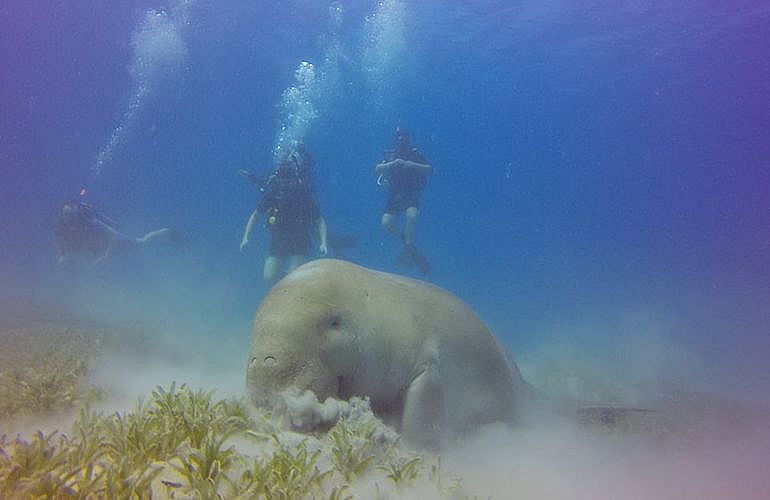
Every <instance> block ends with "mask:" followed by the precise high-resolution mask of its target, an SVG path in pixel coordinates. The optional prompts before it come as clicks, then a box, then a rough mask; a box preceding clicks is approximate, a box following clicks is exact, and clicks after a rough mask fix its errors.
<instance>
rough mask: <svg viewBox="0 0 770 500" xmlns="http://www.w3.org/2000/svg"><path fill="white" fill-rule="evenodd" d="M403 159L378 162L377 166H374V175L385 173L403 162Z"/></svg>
mask: <svg viewBox="0 0 770 500" xmlns="http://www.w3.org/2000/svg"><path fill="white" fill-rule="evenodd" d="M401 161H402V160H401V159H399V158H396V159H395V160H391V161H384V162H382V163H378V164H377V166H376V167H374V175H376V176H380V175H385V174H386V173H387V171H388V170H390V169H391V168H393V167H397V166H398V165H399V164H400V163H401Z"/></svg>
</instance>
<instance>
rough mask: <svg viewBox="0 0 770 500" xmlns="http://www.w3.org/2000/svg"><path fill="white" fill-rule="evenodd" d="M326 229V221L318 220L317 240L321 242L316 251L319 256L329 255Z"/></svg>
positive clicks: (320, 218)
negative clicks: (319, 253)
mask: <svg viewBox="0 0 770 500" xmlns="http://www.w3.org/2000/svg"><path fill="white" fill-rule="evenodd" d="M327 235H328V232H327V229H326V220H324V218H323V217H319V218H318V238H319V239H320V240H321V245H320V246H319V247H318V250H319V251H320V252H321V255H324V256H325V255H326V254H327V253H329V247H328V246H327V244H326V240H327Z"/></svg>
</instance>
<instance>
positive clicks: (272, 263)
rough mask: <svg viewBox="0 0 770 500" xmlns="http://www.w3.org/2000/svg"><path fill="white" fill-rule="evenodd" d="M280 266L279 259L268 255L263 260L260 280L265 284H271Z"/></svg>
mask: <svg viewBox="0 0 770 500" xmlns="http://www.w3.org/2000/svg"><path fill="white" fill-rule="evenodd" d="M280 266H281V259H279V258H278V257H276V256H274V255H268V256H267V259H265V267H264V269H263V271H262V278H263V279H264V280H265V282H266V283H272V282H274V281H275V278H276V277H277V276H278V268H279V267H280Z"/></svg>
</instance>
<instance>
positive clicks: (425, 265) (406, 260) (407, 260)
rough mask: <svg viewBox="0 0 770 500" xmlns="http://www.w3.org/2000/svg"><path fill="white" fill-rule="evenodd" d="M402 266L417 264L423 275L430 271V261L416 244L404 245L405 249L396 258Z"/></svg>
mask: <svg viewBox="0 0 770 500" xmlns="http://www.w3.org/2000/svg"><path fill="white" fill-rule="evenodd" d="M396 263H397V264H399V265H402V266H415V267H417V269H418V270H419V271H420V273H422V274H423V275H425V274H428V273H429V272H430V262H429V261H428V259H427V258H426V257H425V256H424V255H423V254H422V253H421V252H420V251H419V250H418V249H417V247H416V246H414V245H404V251H403V252H402V253H401V255H399V256H398V258H397V259H396Z"/></svg>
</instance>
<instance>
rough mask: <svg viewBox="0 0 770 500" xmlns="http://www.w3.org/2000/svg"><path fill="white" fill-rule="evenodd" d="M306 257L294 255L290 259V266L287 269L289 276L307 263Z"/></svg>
mask: <svg viewBox="0 0 770 500" xmlns="http://www.w3.org/2000/svg"><path fill="white" fill-rule="evenodd" d="M305 260H306V259H305V256H304V255H292V256H291V257H289V266H288V268H287V269H286V274H289V273H290V272H292V271H294V270H295V269H297V268H298V267H299V266H301V265H302V264H304V263H305Z"/></svg>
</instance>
